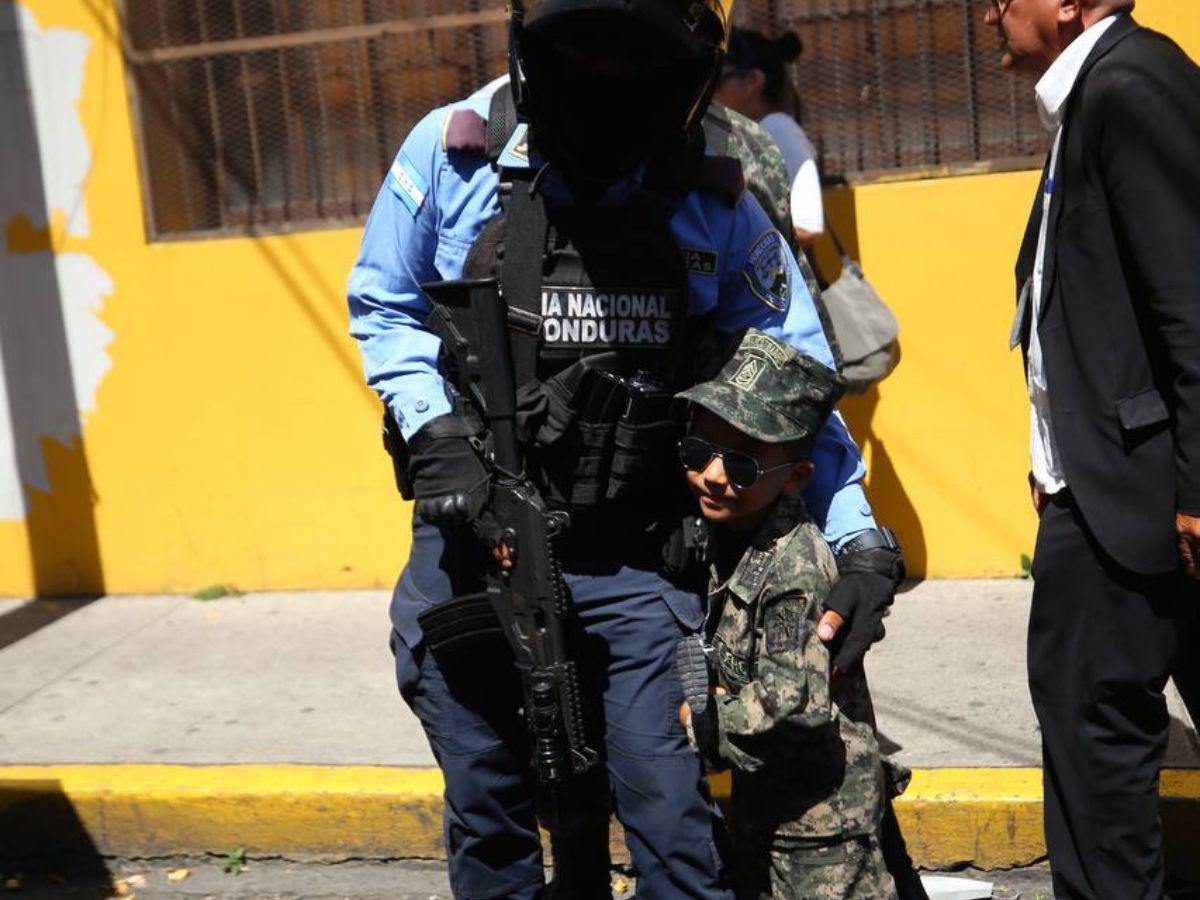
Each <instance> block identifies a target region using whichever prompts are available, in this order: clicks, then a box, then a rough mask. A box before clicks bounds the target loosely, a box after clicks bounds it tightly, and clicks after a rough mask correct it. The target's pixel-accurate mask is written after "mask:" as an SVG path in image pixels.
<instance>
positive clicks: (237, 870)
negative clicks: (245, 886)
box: [221, 847, 246, 875]
mask: <svg viewBox="0 0 1200 900" xmlns="http://www.w3.org/2000/svg"><path fill="white" fill-rule="evenodd" d="M244 868H246V848H245V847H234V848H233V849H232V850H229V851H227V852H226V853H225V858H224V859H223V860H221V871H222V872H224V873H225V874H226V875H241V874H242V870H243V869H244Z"/></svg>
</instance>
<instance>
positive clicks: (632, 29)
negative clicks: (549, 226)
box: [513, 7, 719, 200]
mask: <svg viewBox="0 0 1200 900" xmlns="http://www.w3.org/2000/svg"><path fill="white" fill-rule="evenodd" d="M513 39H514V40H516V41H518V47H517V56H518V58H519V60H520V68H521V71H520V75H521V76H522V77H523V82H524V83H523V85H522V89H523V97H522V107H523V108H522V112H523V114H524V115H525V116H526V117H527V118H528V120H529V123H530V127H531V131H532V138H533V146H534V147H535V148H536V149H537V151H538V152H539V153H540V154H541V155H542V156H543V157H544V158H545V159H546V161H547V162H548V163H550V165H551V166H552V167H554V168H556V169H558V170H559V171H561V172H562V174H563V175H564V177H565V178H566V179H567V182H568V184H569V185H570V186H571V188H572V190H573V191H574V192H575V193H577V194H578V195H580V197H581V199H584V200H587V199H590V198H594V197H596V196H598V195H599V194H600V193H602V192H603V190H604V189H605V188H606V187H608V186H609V185H611V184H612V183H614V182H615V181H617V180H618V179H619V178H621V177H622V176H624V175H627V174H629V173H631V172H633V171H634V170H635V169H636V168H637V167H638V166H639V165H641V164H642V163H645V162H648V161H649V160H651V159H654V158H656V157H658V156H660V155H663V154H665V153H667V152H669V151H671V150H672V149H674V148H675V147H677V146H680V145H681V142H682V141H683V140H684V135H685V133H686V131H687V129H688V126H689V125H690V123H691V122H692V120H693V119H694V118H695V116H696V115H697V109H699V110H700V111H701V112H702V111H703V107H704V106H706V105H707V101H708V98H709V96H711V89H712V84H713V83H714V82H715V73H716V70H717V66H718V64H719V50H718V49H717V48H716V46H715V45H713V44H711V43H705V42H702V41H688V40H686V39H682V38H679V37H678V36H676V35H673V34H669V33H667V32H666V31H665V30H660V29H658V28H655V27H654V26H653V25H651V24H648V23H646V22H645V21H644V20H642V19H641V18H639V17H637V16H636V15H634V14H632V13H630V12H625V11H623V10H621V9H615V8H612V7H600V8H590V9H572V10H569V11H564V12H558V13H555V14H549V15H544V16H542V17H540V18H538V19H536V20H534V21H531V22H529V23H528V24H526V25H525V27H524V28H522V29H520V30H519V31H517V32H515V33H514V35H513Z"/></svg>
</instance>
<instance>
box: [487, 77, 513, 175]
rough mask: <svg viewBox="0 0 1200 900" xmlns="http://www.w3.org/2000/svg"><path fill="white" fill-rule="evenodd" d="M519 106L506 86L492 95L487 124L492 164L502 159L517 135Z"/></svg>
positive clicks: (488, 153)
mask: <svg viewBox="0 0 1200 900" xmlns="http://www.w3.org/2000/svg"><path fill="white" fill-rule="evenodd" d="M518 124H519V122H518V119H517V105H516V102H515V101H514V100H513V95H512V88H511V87H509V86H508V85H504V86H503V87H500V88H498V89H497V90H496V93H494V94H492V103H491V106H490V107H489V109H488V122H487V156H488V159H490V160H491V161H492V162H495V161H496V160H498V159H499V158H500V154H501V153H503V152H504V148H505V147H507V146H508V142H509V141H510V140H512V136H513V134H514V133H516V130H517V125H518Z"/></svg>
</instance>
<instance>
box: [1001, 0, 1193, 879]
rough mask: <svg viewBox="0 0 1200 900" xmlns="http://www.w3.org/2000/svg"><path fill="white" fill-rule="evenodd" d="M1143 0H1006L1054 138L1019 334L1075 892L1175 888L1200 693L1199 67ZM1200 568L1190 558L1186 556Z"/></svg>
mask: <svg viewBox="0 0 1200 900" xmlns="http://www.w3.org/2000/svg"><path fill="white" fill-rule="evenodd" d="M1132 7H1133V3H1132V2H1130V0H988V11H987V22H988V23H989V24H990V25H993V26H995V27H996V28H997V29H998V31H999V32H1000V36H1001V39H1002V40H1003V42H1004V55H1003V59H1002V64H1003V65H1004V66H1005V67H1006V68H1013V69H1018V70H1022V71H1025V72H1029V73H1032V74H1035V75H1037V76H1039V78H1040V81H1039V82H1038V88H1037V102H1038V111H1039V113H1040V115H1041V118H1042V121H1043V123H1044V124H1045V125H1046V127H1047V129H1048V130H1049V131H1050V132H1051V134H1053V135H1054V148H1053V150H1052V152H1051V156H1050V160H1049V162H1048V163H1047V166H1046V172H1045V175H1044V176H1043V179H1042V185H1041V187H1040V188H1039V191H1038V196H1037V199H1036V201H1035V203H1034V209H1033V214H1032V216H1031V218H1030V221H1029V227H1028V230H1027V231H1026V234H1025V241H1024V244H1023V246H1022V248H1021V252H1020V257H1019V259H1018V263H1017V284H1018V286H1019V300H1018V310H1017V318H1016V322H1015V323H1014V326H1013V333H1012V344H1013V346H1016V345H1017V344H1018V343H1020V344H1021V345H1022V349H1023V350H1024V352H1025V359H1026V364H1027V369H1026V373H1027V379H1028V384H1029V395H1030V400H1031V415H1030V422H1031V441H1030V446H1031V456H1032V462H1033V470H1032V472H1031V473H1030V486H1031V489H1032V493H1033V502H1034V506H1035V508H1036V509H1037V511H1038V514H1039V516H1040V518H1041V522H1040V526H1039V529H1038V538H1037V547H1036V550H1035V555H1034V563H1033V574H1034V579H1035V581H1034V594H1033V610H1032V614H1031V617H1030V623H1029V683H1030V691H1031V694H1032V697H1033V703H1034V707H1035V709H1036V711H1037V714H1038V720H1039V722H1040V723H1041V728H1042V741H1043V759H1044V766H1045V809H1046V841H1047V845H1048V848H1049V851H1050V864H1051V868H1052V869H1053V874H1054V889H1055V895H1056V896H1057V897H1059V898H1114V900H1117V898H1119V900H1138V898H1159V897H1162V896H1163V890H1164V875H1163V865H1162V835H1161V829H1160V824H1159V818H1158V805H1157V788H1158V774H1159V770H1160V768H1161V766H1162V761H1163V757H1164V753H1165V750H1166V745H1167V734H1168V729H1169V724H1170V720H1169V717H1168V714H1167V708H1166V702H1165V699H1164V696H1163V689H1164V687H1165V685H1166V681H1167V678H1168V677H1174V679H1175V682H1176V684H1177V685H1178V687H1179V688H1180V690H1181V692H1182V693H1183V695H1184V699H1185V701H1186V702H1187V703H1188V707H1189V709H1191V710H1193V715H1194V716H1195V713H1196V712H1200V702H1198V701H1200V652H1198V651H1200V585H1197V584H1196V581H1195V580H1194V579H1195V578H1196V577H1197V566H1198V565H1200V70H1198V69H1197V67H1196V66H1195V64H1194V63H1192V61H1191V60H1190V59H1188V57H1187V56H1186V55H1185V54H1184V53H1183V51H1182V50H1180V49H1179V48H1178V47H1177V46H1176V45H1175V44H1174V43H1172V42H1171V41H1170V40H1169V39H1167V38H1166V37H1164V36H1162V35H1160V34H1156V33H1155V32H1152V31H1149V30H1147V29H1144V28H1141V27H1140V26H1138V25H1137V24H1136V23H1135V22H1134V20H1133V19H1132V18H1130V16H1129V13H1130V11H1131V10H1132ZM1189 576H1190V577H1189Z"/></svg>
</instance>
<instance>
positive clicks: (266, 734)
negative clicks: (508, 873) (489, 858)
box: [0, 581, 1200, 865]
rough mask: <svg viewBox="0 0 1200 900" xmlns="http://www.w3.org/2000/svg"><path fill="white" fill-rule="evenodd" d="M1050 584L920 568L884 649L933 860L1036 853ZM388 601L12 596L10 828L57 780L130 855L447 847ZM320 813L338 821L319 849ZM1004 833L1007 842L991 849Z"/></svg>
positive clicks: (1189, 786) (1183, 747) (1181, 724)
mask: <svg viewBox="0 0 1200 900" xmlns="http://www.w3.org/2000/svg"><path fill="white" fill-rule="evenodd" d="M1029 592H1030V585H1029V583H1028V582H1022V581H941V582H925V583H922V584H919V585H916V586H914V587H913V588H912V589H911V590H909V591H907V592H905V593H904V594H903V595H902V596H901V597H900V598H899V599H898V601H897V604H896V607H895V611H894V614H893V615H892V616H891V617H890V618H889V619H888V638H887V640H886V641H885V642H884V643H883V644H881V645H880V646H878V647H877V648H875V649H874V650H873V651H872V653H871V655H870V657H869V671H870V677H871V682H872V687H873V691H874V694H875V698H876V701H877V705H878V709H879V719H880V730H881V732H882V734H883V736H884V739H885V748H886V749H889V750H891V751H892V752H894V753H895V754H896V755H897V757H898V758H899V759H900V760H901V761H902V762H904V763H905V764H907V765H908V766H910V767H912V768H913V769H915V770H918V777H917V779H916V780H915V781H914V787H913V791H910V794H909V796H907V797H906V798H905V801H904V804H905V805H904V807H903V808H902V815H903V816H905V817H906V825H908V827H909V828H910V830H912V831H914V832H915V833H916V839H915V840H914V844H915V845H916V849H917V850H918V852H919V855H921V856H922V860H923V861H924V862H927V863H929V864H931V865H947V864H953V863H956V862H974V863H976V864H980V863H983V864H986V863H987V862H989V861H992V862H995V861H1000V862H1002V863H1004V862H1007V863H1009V864H1015V863H1017V862H1019V861H1021V857H1022V856H1029V855H1030V854H1034V855H1036V850H1037V848H1038V846H1039V844H1038V842H1040V839H1041V837H1040V776H1039V774H1038V772H1037V771H1036V767H1037V766H1038V765H1039V763H1040V752H1039V745H1038V735H1037V727H1036V722H1035V720H1034V716H1033V711H1032V709H1031V707H1030V703H1029V699H1028V692H1027V689H1026V686H1025V651H1024V648H1025V644H1024V640H1025V638H1024V634H1025V622H1026V618H1027V615H1028V605H1029ZM387 599H388V598H387V594H386V593H384V592H355V593H310V594H258V595H249V596H244V597H228V598H224V599H220V600H212V601H200V600H195V599H191V598H184V597H177V596H172V597H110V598H104V599H101V600H97V601H94V602H91V603H69V602H57V603H56V602H52V601H39V602H36V603H22V602H20V601H0V673H2V676H0V825H2V822H3V820H4V815H5V809H6V808H7V809H8V812H9V813H10V814H11V813H13V812H14V811H15V810H17V809H18V808H20V805H21V804H22V803H28V802H30V798H31V797H33V796H35V795H36V794H37V793H38V791H39V790H43V791H45V790H50V788H46V787H45V785H57V787H55V788H54V790H57V791H58V792H59V793H60V794H61V795H63V796H66V797H67V799H68V800H69V801H70V802H71V804H72V805H73V808H74V810H75V811H76V814H77V815H78V816H79V818H80V820H81V821H82V822H83V825H84V826H85V827H86V828H87V830H88V831H89V832H90V831H92V830H93V826H92V824H91V820H90V819H89V816H95V817H98V819H100V820H103V822H104V823H105V824H104V826H103V828H104V829H105V830H104V831H103V833H102V834H92V839H93V841H94V842H95V843H96V844H97V846H98V847H100V848H101V849H113V850H115V851H117V852H123V853H125V852H128V851H130V850H133V851H137V850H139V848H140V850H142V851H145V852H190V851H193V850H196V849H219V847H214V846H203V844H204V841H206V840H209V841H217V838H215V837H212V836H209V831H211V829H209V831H206V830H205V828H204V827H202V826H203V825H204V823H205V822H208V823H211V824H213V825H214V827H215V826H216V824H218V823H219V824H220V826H221V827H222V828H224V829H226V830H232V831H234V832H235V833H237V834H239V835H241V836H242V837H243V838H247V837H248V836H249V835H250V834H255V835H258V837H257V838H255V841H257V844H256V846H258V847H259V848H260V849H267V850H270V849H274V850H275V852H279V853H283V854H285V855H286V854H287V853H289V852H295V853H304V852H310V851H311V852H314V853H317V854H319V855H329V854H336V853H337V852H338V850H337V846H336V841H337V840H342V838H339V837H338V836H337V835H338V834H340V833H342V832H344V833H345V834H346V835H348V837H346V838H345V839H346V840H349V841H351V842H352V843H353V842H355V841H357V843H358V845H357V846H356V847H347V848H346V850H347V852H351V854H352V855H371V854H372V853H377V852H382V853H383V855H390V856H403V855H413V856H421V855H431V854H436V853H437V852H438V847H439V845H440V825H439V823H438V821H437V818H438V815H437V811H438V801H437V798H438V794H439V791H440V781H439V776H438V773H437V772H436V770H434V771H430V768H431V767H432V766H433V759H432V757H431V755H430V753H429V748H428V745H427V744H426V742H425V739H424V736H423V734H422V733H421V730H420V728H419V726H418V725H417V723H416V721H415V719H414V718H413V717H412V715H411V714H410V713H409V712H408V710H407V709H406V708H405V707H404V705H403V703H402V702H401V701H400V699H399V697H398V695H397V693H396V689H395V685H394V680H393V674H392V665H391V655H390V653H389V651H388V648H387V637H388V630H389V626H388V620H387ZM1064 664H1069V661H1068V660H1064ZM1171 707H1172V713H1173V721H1172V736H1171V747H1170V752H1169V759H1168V765H1169V766H1170V767H1173V768H1177V769H1195V768H1200V753H1198V746H1197V743H1196V741H1195V739H1194V735H1193V734H1192V733H1191V732H1190V730H1189V728H1188V726H1187V724H1186V723H1187V717H1186V713H1185V712H1184V711H1183V708H1182V705H1181V704H1180V703H1178V700H1177V698H1174V697H1172V699H1171ZM231 766H232V767H235V768H232V769H231V768H229V767H231ZM239 766H240V767H243V768H236V767H239ZM246 766H249V767H248V768H246ZM97 767H98V768H97ZM196 767H215V768H196ZM326 767H335V768H326ZM363 767H387V768H385V769H377V768H363ZM31 785H33V786H31ZM36 785H42V786H43V787H42V788H38V787H36ZM718 789H719V788H718ZM1164 792H1165V793H1168V794H1171V793H1174V794H1177V795H1179V796H1181V797H1192V796H1195V797H1197V798H1200V772H1196V773H1188V772H1183V773H1178V774H1177V775H1175V774H1172V775H1171V777H1170V778H1168V779H1167V781H1166V784H1165V787H1164ZM305 797H307V798H309V799H308V800H304V799H302V798H305ZM120 798H124V799H120ZM122 803H123V804H125V806H124V807H122V806H121V805H120V804H122ZM139 803H140V804H141V805H140V806H139V805H138V804H139ZM222 804H228V805H226V806H222ZM306 804H311V805H306ZM1193 805H1194V804H1193ZM126 807H127V808H126ZM121 809H124V810H125V812H126V813H128V815H126V816H125V817H124V819H122V815H118V812H119V811H120V810H121ZM338 816H341V819H339V820H338V821H341V822H342V823H343V825H344V826H345V827H344V828H341V829H340V830H339V828H337V827H332V826H331V822H332V821H333V820H334V819H336V817H338ZM214 817H215V818H214ZM8 819H9V820H11V819H12V815H9V816H8ZM122 821H127V824H126V825H121V824H119V823H120V822H122ZM189 822H190V824H187V823H189ZM922 822H924V824H922ZM147 823H150V824H147ZM172 823H174V824H172ZM305 823H307V824H305ZM947 823H950V824H947ZM151 825H152V827H151ZM121 828H125V829H126V832H125V833H120V829H121ZM189 828H190V829H191V831H190V832H189V831H188V830H187V829H189ZM305 828H309V829H311V830H312V831H314V832H318V833H317V834H315V835H311V836H310V837H312V838H313V840H312V841H311V842H310V844H311V846H307V847H306V845H305V840H306V838H304V839H302V838H303V834H302V833H303V831H304V829H305ZM996 828H1001V829H1002V830H1006V831H1007V832H1008V833H1009V836H1008V837H1007V838H1006V837H1005V836H1004V835H1003V834H992V833H991V831H992V830H993V829H996ZM400 832H403V835H404V836H403V837H401V836H400ZM289 835H291V837H290V838H289V837H288V836H289ZM926 837H927V839H926ZM173 840H175V841H177V842H188V845H187V846H186V847H183V846H175V845H172V843H171V842H172V841H173ZM288 840H292V841H293V844H291V845H288V846H282V847H275V848H271V847H270V846H269V845H270V843H271V842H272V841H275V842H280V841H282V842H284V843H286V842H287V841H288ZM139 841H140V842H142V844H140V845H139V843H138V842H139ZM989 841H991V842H992V843H996V842H999V843H1000V844H1003V843H1004V842H1005V841H1008V845H1006V847H1002V848H1000V849H999V850H998V851H997V852H996V853H992V852H991V850H989V849H988V848H987V847H984V849H983V851H981V850H980V847H981V846H983V845H987V844H988V842H989ZM242 842H243V843H247V844H250V843H254V841H249V840H243V841H242ZM406 842H407V843H406ZM1014 842H1015V843H1014ZM988 846H990V845H988ZM389 848H390V849H389ZM992 849H995V848H992ZM135 855H136V854H135Z"/></svg>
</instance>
